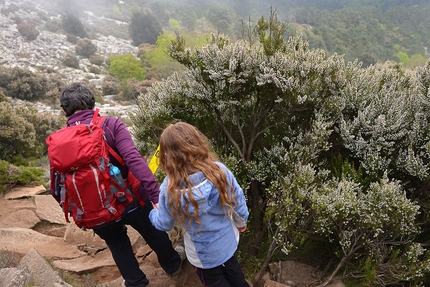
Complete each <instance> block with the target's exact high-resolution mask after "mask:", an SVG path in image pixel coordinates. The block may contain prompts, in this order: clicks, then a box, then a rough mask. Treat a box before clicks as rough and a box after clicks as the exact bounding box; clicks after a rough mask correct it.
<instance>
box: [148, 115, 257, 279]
mask: <svg viewBox="0 0 430 287" xmlns="http://www.w3.org/2000/svg"><path fill="white" fill-rule="evenodd" d="M159 163H160V167H161V168H162V169H163V170H164V171H165V172H166V174H167V176H166V178H165V179H164V181H163V183H162V184H161V186H160V196H159V201H158V206H157V207H158V209H157V208H154V209H153V210H152V211H151V213H150V215H149V218H150V220H151V222H152V224H153V225H154V226H155V228H157V229H159V230H163V231H169V230H171V229H172V228H173V227H174V226H175V223H179V224H180V226H181V227H182V229H183V230H184V244H185V252H186V255H187V259H188V261H189V262H190V263H191V264H192V265H193V266H194V269H195V271H196V272H197V275H198V276H199V278H200V280H201V281H202V283H203V285H204V286H217V287H229V286H237V287H248V286H249V284H248V283H247V281H246V280H245V277H244V275H243V273H242V270H241V268H240V265H239V263H238V261H237V260H236V258H235V256H234V253H235V252H236V249H237V246H238V243H239V232H244V231H245V230H246V222H247V220H248V215H249V213H248V208H247V206H246V200H245V196H244V194H243V190H242V189H241V187H240V186H239V184H238V183H237V181H236V179H235V177H234V175H233V174H232V173H231V171H230V170H229V169H228V168H227V167H226V166H225V165H223V164H222V163H221V162H219V160H218V158H217V156H216V155H215V153H213V152H212V151H211V149H210V144H209V141H208V139H207V138H206V137H205V136H204V135H203V134H202V133H201V132H200V131H199V130H197V128H195V127H194V126H192V125H190V124H187V123H184V122H179V123H176V124H174V125H171V126H169V127H167V128H166V129H165V130H164V131H163V133H162V135H161V137H160V151H159Z"/></svg>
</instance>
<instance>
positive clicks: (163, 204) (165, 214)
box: [149, 179, 175, 231]
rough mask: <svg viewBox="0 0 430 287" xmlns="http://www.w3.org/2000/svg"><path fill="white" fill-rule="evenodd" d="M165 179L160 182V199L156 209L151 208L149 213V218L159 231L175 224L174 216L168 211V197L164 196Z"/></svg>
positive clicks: (169, 228)
mask: <svg viewBox="0 0 430 287" xmlns="http://www.w3.org/2000/svg"><path fill="white" fill-rule="evenodd" d="M166 187H167V180H166V179H165V180H164V182H163V183H162V184H161V187H160V190H161V191H160V199H159V202H158V209H155V208H154V209H152V210H151V212H150V213H149V220H150V221H151V223H152V225H154V227H155V228H157V229H158V230H161V231H169V230H171V229H172V228H173V227H174V226H175V218H174V217H173V216H172V214H171V213H170V209H169V205H168V199H167V196H166Z"/></svg>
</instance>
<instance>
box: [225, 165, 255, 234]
mask: <svg viewBox="0 0 430 287" xmlns="http://www.w3.org/2000/svg"><path fill="white" fill-rule="evenodd" d="M221 168H222V169H223V170H224V172H225V174H226V176H227V180H228V181H229V182H230V183H231V185H232V186H233V194H234V199H235V200H236V203H237V205H236V206H235V207H234V213H233V221H234V223H235V225H236V226H237V227H244V226H245V225H246V223H247V222H248V217H249V211H248V207H247V205H246V198H245V195H244V193H243V190H242V188H241V187H240V185H239V183H238V182H237V180H236V178H235V177H234V175H233V173H232V172H231V171H230V170H229V169H228V168H227V167H226V166H224V165H222V164H221Z"/></svg>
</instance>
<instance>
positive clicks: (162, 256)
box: [93, 201, 181, 287]
mask: <svg viewBox="0 0 430 287" xmlns="http://www.w3.org/2000/svg"><path fill="white" fill-rule="evenodd" d="M151 209H152V204H151V203H150V202H149V201H148V202H145V206H143V207H142V206H139V207H138V208H137V209H136V210H133V211H131V212H129V213H127V214H126V215H124V216H123V218H122V219H121V221H119V222H111V223H108V224H105V225H102V226H97V227H95V228H93V230H94V232H95V233H96V234H97V235H99V236H100V238H102V239H104V240H105V241H106V244H107V246H108V247H109V249H110V251H111V253H112V257H113V259H114V260H115V263H116V265H117V267H118V269H119V271H120V273H121V275H122V277H123V278H124V280H125V286H127V287H144V286H147V285H148V283H149V282H148V279H147V278H146V276H145V274H144V273H143V272H142V270H140V267H139V263H138V261H137V259H136V257H135V256H134V252H133V248H132V246H131V243H130V239H129V237H128V235H127V227H126V226H125V225H126V224H129V225H131V226H132V227H133V228H134V229H136V230H137V231H138V232H139V233H140V235H142V237H143V239H145V241H146V243H148V245H149V246H150V247H151V248H152V250H154V251H155V253H156V254H157V257H158V262H159V263H160V265H161V267H162V268H163V269H164V271H166V273H168V274H171V273H173V272H175V271H176V270H177V269H178V268H179V266H180V264H181V258H180V257H179V255H178V253H177V252H176V251H175V250H174V249H173V247H172V242H171V241H170V239H169V237H168V235H167V233H166V232H163V231H159V230H157V229H155V227H154V226H153V225H152V224H151V222H150V221H149V216H148V215H149V212H150V211H151Z"/></svg>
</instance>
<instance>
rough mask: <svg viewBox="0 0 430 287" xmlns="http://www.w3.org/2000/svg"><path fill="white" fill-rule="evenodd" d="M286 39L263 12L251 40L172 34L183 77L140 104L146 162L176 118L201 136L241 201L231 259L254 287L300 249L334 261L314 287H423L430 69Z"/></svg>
mask: <svg viewBox="0 0 430 287" xmlns="http://www.w3.org/2000/svg"><path fill="white" fill-rule="evenodd" d="M287 28H288V27H287V25H283V24H282V23H281V22H279V21H278V20H277V18H276V14H275V13H272V14H271V15H270V17H269V20H265V19H264V18H261V20H260V21H259V23H258V26H257V27H256V29H251V31H255V33H256V34H254V35H252V33H249V35H252V36H251V37H249V40H241V41H230V39H229V38H228V37H226V36H223V35H218V36H215V35H213V36H212V37H211V39H210V40H209V43H208V44H207V45H203V47H201V48H199V47H194V48H188V47H186V45H185V39H184V38H183V37H179V36H178V37H177V39H176V40H175V41H174V42H173V43H172V45H171V47H170V50H169V54H170V55H171V57H172V58H174V59H175V60H176V61H178V62H179V63H181V64H182V65H183V67H184V69H185V70H184V71H183V73H181V75H179V74H173V75H172V76H171V77H168V78H167V79H164V80H162V81H160V82H158V83H156V84H154V85H153V86H152V87H151V88H150V89H149V93H148V94H146V95H141V96H140V97H139V105H140V107H141V108H140V109H139V113H138V114H136V115H135V117H134V118H133V122H134V125H135V129H134V130H133V132H134V135H135V137H136V138H137V139H139V140H140V141H141V144H140V145H139V146H140V147H145V148H146V149H145V150H142V152H143V153H144V154H151V153H152V152H153V149H152V150H151V147H152V148H155V144H156V142H157V138H156V136H158V135H159V133H160V132H161V131H162V130H163V128H164V127H165V126H166V125H167V124H169V123H174V122H175V121H178V120H182V121H186V122H189V123H191V124H194V125H196V126H197V127H198V128H199V129H200V130H201V131H203V132H204V133H205V134H206V135H207V136H208V137H209V138H210V139H211V141H212V143H213V146H214V149H215V150H216V151H217V152H218V154H219V155H220V156H221V158H222V159H223V161H225V162H226V164H227V165H228V166H229V167H230V168H231V169H232V170H233V172H234V173H235V175H236V176H237V178H238V180H239V181H240V182H241V184H242V186H243V187H244V190H245V191H246V195H247V199H248V204H249V208H250V210H251V214H252V216H251V218H250V222H249V226H248V229H249V232H248V233H247V234H246V235H245V241H246V242H247V246H243V247H242V248H243V251H245V252H242V253H241V256H242V260H246V261H254V260H257V261H259V262H260V264H261V265H260V266H261V269H260V270H259V271H258V272H255V273H253V276H254V281H258V280H259V279H260V278H261V276H262V274H263V272H264V271H265V268H266V267H267V264H268V263H269V262H270V261H271V260H272V259H273V258H275V257H277V258H280V256H282V255H283V256H284V257H283V258H289V257H295V256H296V254H297V253H301V254H303V255H304V256H302V257H301V258H302V259H303V258H309V256H311V255H312V256H315V252H311V253H308V254H306V253H305V252H306V251H308V252H310V251H314V250H311V249H309V248H307V249H306V250H304V249H305V248H306V246H312V245H315V244H318V245H319V246H324V250H323V252H324V253H323V254H322V255H321V257H319V258H318V259H319V260H324V263H323V264H324V265H327V264H329V263H328V262H333V264H332V265H328V268H329V269H328V273H327V274H325V276H324V277H322V278H316V283H319V284H321V285H320V286H326V285H327V284H328V283H329V282H331V281H333V280H334V279H336V278H337V277H338V276H340V277H342V278H343V279H345V278H347V279H350V280H353V282H354V284H355V286H391V285H402V284H406V282H409V283H408V284H412V285H413V286H418V285H420V283H422V282H425V280H426V277H425V276H426V274H429V273H430V259H429V258H430V257H429V255H430V254H429V252H428V250H427V249H426V248H425V247H424V246H422V245H421V244H420V243H421V242H423V241H426V240H428V239H429V238H428V235H427V234H428V230H427V228H426V227H425V226H427V225H428V223H429V221H428V220H429V217H428V212H429V211H430V210H428V207H427V206H428V205H427V202H428V196H427V195H426V193H423V192H422V190H426V188H427V182H428V180H429V177H430V172H429V170H430V160H429V158H430V156H429V152H428V142H429V137H428V134H429V129H428V127H429V126H430V125H429V121H430V118H429V115H430V113H429V106H428V103H427V100H426V95H427V94H428V90H429V87H430V76H429V75H430V61H429V62H427V64H426V65H425V66H424V67H422V68H415V69H413V70H412V69H406V68H404V67H403V66H402V65H399V64H396V63H392V62H387V63H385V64H376V65H374V66H370V67H368V68H362V66H361V64H360V63H358V62H357V61H356V62H349V63H348V62H346V61H345V60H344V58H343V57H341V56H339V55H337V54H333V55H328V54H326V53H325V52H324V51H323V50H321V49H312V48H309V43H308V42H307V41H305V40H304V39H303V38H302V37H300V36H298V37H291V38H290V39H289V40H288V41H285V40H284V38H283V37H282V35H283V34H282V33H281V32H282V31H285V30H286V29H287ZM255 39H259V41H255ZM154 132H155V133H156V134H155V136H154ZM261 246H265V248H262V249H263V252H264V253H260V252H259V251H260V250H261V249H260V247H261ZM244 254H248V256H246V258H243V257H244V256H245V255H244Z"/></svg>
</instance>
